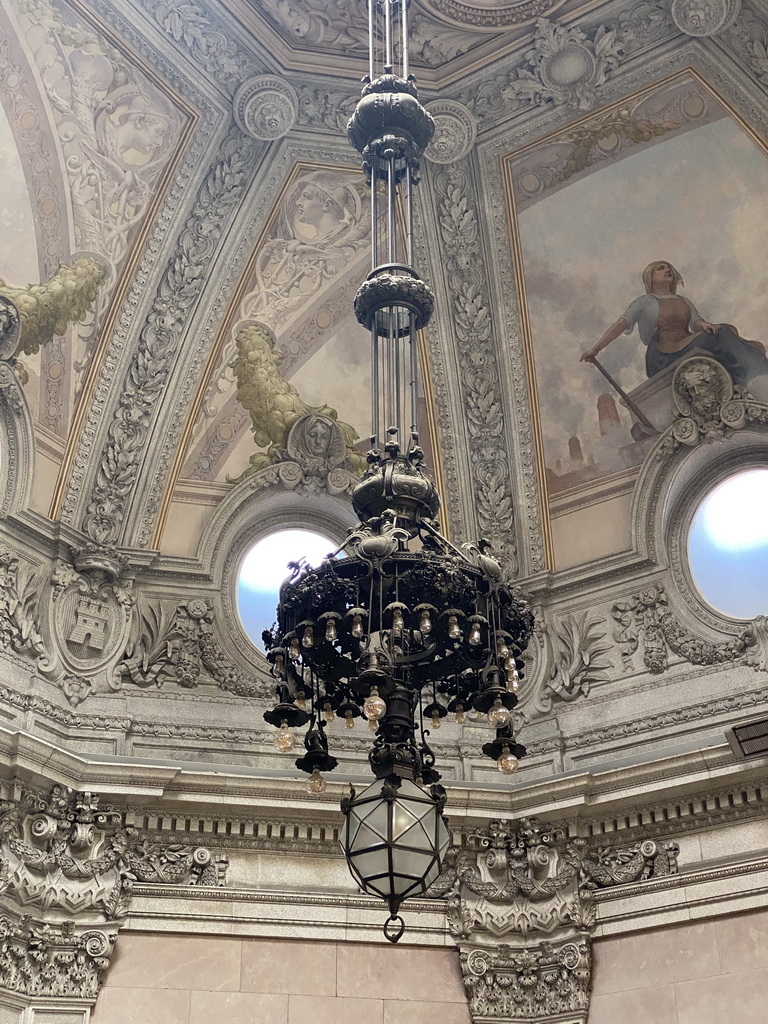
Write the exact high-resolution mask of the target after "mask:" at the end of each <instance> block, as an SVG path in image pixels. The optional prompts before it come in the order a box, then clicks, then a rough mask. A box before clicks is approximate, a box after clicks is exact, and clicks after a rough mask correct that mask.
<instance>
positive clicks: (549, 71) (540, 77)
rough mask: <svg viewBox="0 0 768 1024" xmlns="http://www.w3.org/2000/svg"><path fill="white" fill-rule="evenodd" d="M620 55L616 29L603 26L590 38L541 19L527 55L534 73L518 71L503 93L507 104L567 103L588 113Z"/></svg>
mask: <svg viewBox="0 0 768 1024" xmlns="http://www.w3.org/2000/svg"><path fill="white" fill-rule="evenodd" d="M622 54H623V47H622V44H621V42H620V40H619V39H618V36H617V32H616V30H615V29H608V28H606V26H605V25H601V26H600V27H599V28H598V29H597V30H596V31H595V33H594V35H593V36H591V37H590V36H588V35H586V33H584V32H582V31H581V30H580V29H578V28H575V27H572V28H565V27H564V26H562V25H554V24H553V23H552V22H550V21H547V19H546V18H539V20H538V21H537V22H536V33H535V35H534V44H533V46H532V47H531V48H530V49H529V50H527V51H526V54H525V59H526V61H527V62H528V66H529V68H530V70H528V69H527V68H518V69H517V72H516V77H515V78H511V79H510V81H509V83H508V85H507V86H506V87H505V88H504V89H503V90H502V94H503V95H504V96H505V98H506V99H508V100H510V99H513V100H527V101H528V102H532V103H536V104H540V103H554V104H560V103H565V104H567V105H568V106H571V107H576V108H578V109H580V110H587V109H589V108H590V107H591V106H592V105H593V104H594V102H595V100H596V99H597V91H598V89H599V87H600V86H601V85H603V84H604V83H605V81H606V79H607V78H608V76H609V75H610V73H611V72H612V71H614V70H615V69H616V68H617V67H618V65H619V61H620V59H621V56H622Z"/></svg>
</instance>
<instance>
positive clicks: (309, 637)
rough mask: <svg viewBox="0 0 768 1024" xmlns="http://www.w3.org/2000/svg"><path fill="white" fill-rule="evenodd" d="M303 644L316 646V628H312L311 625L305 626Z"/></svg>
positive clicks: (303, 645)
mask: <svg viewBox="0 0 768 1024" xmlns="http://www.w3.org/2000/svg"><path fill="white" fill-rule="evenodd" d="M301 646H302V647H314V646H315V636H314V630H313V629H312V627H311V626H306V627H305V628H304V636H303V637H302V638H301Z"/></svg>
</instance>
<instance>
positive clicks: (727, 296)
mask: <svg viewBox="0 0 768 1024" xmlns="http://www.w3.org/2000/svg"><path fill="white" fill-rule="evenodd" d="M506 166H507V172H508V181H509V185H510V218H511V223H512V224H513V225H514V233H515V234H516V236H517V243H518V245H519V249H520V253H521V273H520V277H519V289H520V299H521V301H522V302H524V303H525V305H526V308H527V324H528V343H529V344H530V346H531V350H532V353H533V363H534V366H535V376H536V382H535V383H536V389H537V394H538V409H539V416H540V422H541V431H542V439H543V458H544V462H545V466H546V481H547V489H548V494H549V503H550V513H551V514H552V515H553V516H554V517H557V516H558V515H562V514H563V509H564V508H567V507H569V506H571V505H573V503H574V502H576V501H577V502H579V504H580V505H581V506H582V507H586V506H588V505H590V504H591V505H593V506H594V507H595V515H596V516H597V517H599V515H600V512H599V506H600V504H601V502H603V501H604V500H605V498H606V495H607V494H609V493H611V492H612V491H613V490H615V489H616V487H617V486H624V487H631V482H632V480H633V479H634V478H635V476H636V474H637V470H638V468H639V467H640V465H641V464H642V463H643V461H644V459H645V457H646V455H647V453H648V451H649V449H650V447H652V446H653V444H654V443H655V441H656V439H657V437H658V433H657V432H656V431H655V430H654V429H653V427H655V426H658V428H659V429H661V427H662V426H663V424H661V423H660V422H659V423H654V422H653V421H654V419H655V418H656V417H657V409H656V406H655V405H654V395H655V393H656V392H655V391H654V390H653V388H654V386H655V383H654V382H652V381H650V380H648V377H649V376H650V373H649V371H648V370H647V368H646V364H645V358H644V357H645V351H644V345H643V342H642V340H641V339H640V337H638V334H637V332H636V331H635V332H632V331H631V330H630V331H628V332H627V333H629V334H631V336H630V337H625V336H623V335H622V336H620V337H619V339H618V340H616V341H614V342H613V343H611V345H610V347H607V348H606V349H605V350H604V351H603V352H601V353H600V356H599V359H600V361H601V363H602V365H604V367H605V369H606V370H607V371H608V372H609V374H610V376H611V377H612V378H613V380H614V382H615V385H618V388H620V389H621V392H625V393H627V395H628V397H626V398H624V397H622V395H621V393H620V392H619V390H618V389H617V387H616V386H614V384H613V383H611V382H610V381H608V380H607V378H606V377H605V376H603V375H602V374H601V373H600V372H599V371H598V370H597V368H596V367H595V366H593V365H590V364H589V363H588V362H584V361H580V358H581V356H582V354H583V353H585V352H588V351H589V350H590V349H591V348H592V346H593V345H594V344H595V343H596V342H597V340H598V339H599V338H600V336H601V335H602V334H603V332H604V331H605V330H606V329H607V328H608V327H609V325H611V324H612V323H614V322H615V321H617V320H618V318H619V317H621V316H622V315H623V314H624V311H625V310H627V308H628V307H629V306H630V303H632V301H633V300H635V299H637V297H638V295H642V294H643V293H644V292H645V291H646V289H645V286H644V283H643V279H642V274H643V270H644V268H645V267H646V265H648V264H650V263H651V262H652V261H653V260H666V261H668V262H669V263H671V264H672V265H673V267H674V268H676V269H677V270H678V271H679V273H680V275H681V276H682V278H683V281H682V282H681V284H680V294H681V295H684V296H686V297H687V298H688V299H690V301H691V302H693V304H694V306H695V307H696V309H697V310H698V311H701V315H702V317H703V318H705V319H708V320H709V321H716V322H717V323H723V322H724V323H732V322H733V323H735V324H737V325H738V330H739V333H740V335H741V336H742V337H744V338H748V339H762V340H763V341H764V340H766V333H765V318H764V300H763V295H762V285H761V280H762V267H763V266H764V261H765V258H766V256H768V242H767V241H766V237H765V233H764V231H763V228H762V225H763V224H764V223H765V218H766V216H767V215H768V206H767V205H766V199H765V196H766V194H768V193H767V192H766V189H767V188H768V159H767V158H766V152H765V149H764V147H763V146H761V145H760V144H758V142H757V141H756V139H755V137H754V135H753V134H752V133H750V132H748V131H746V130H745V128H744V127H743V125H742V124H740V123H738V121H737V120H735V119H734V117H733V116H731V114H730V113H729V111H728V109H727V108H726V106H724V105H723V103H722V102H721V101H720V100H719V99H718V98H717V97H716V96H715V95H714V94H713V93H712V91H711V89H709V88H708V87H707V86H706V85H705V84H704V83H702V82H701V81H700V80H698V79H697V78H696V77H695V76H693V75H691V74H683V75H681V76H677V77H676V78H675V79H673V80H672V81H671V82H669V83H667V84H662V85H660V86H658V87H655V88H653V89H651V90H648V91H647V92H645V93H643V94H642V95H640V96H637V97H634V98H628V99H625V100H623V101H622V103H621V104H620V105H617V106H613V107H611V108H609V109H608V110H605V111H602V112H600V113H599V114H597V115H593V116H592V117H591V118H588V119H586V120H585V121H583V122H582V123H581V124H580V125H578V126H577V127H575V128H571V129H568V130H567V131H565V132H562V133H559V134H557V135H556V136H554V137H551V138H549V139H545V140H542V141H541V142H540V143H537V144H536V145H535V146H532V147H529V148H528V149H527V150H526V151H525V152H523V153H521V154H518V155H513V156H510V157H509V158H508V160H507V164H506ZM625 315H626V314H625ZM629 319H630V320H631V317H630V318H629ZM651 372H656V371H655V370H654V369H653V368H652V370H651ZM628 406H629V407H628ZM632 406H635V407H636V408H639V410H640V412H639V413H638V412H637V411H635V410H634V409H633V408H632ZM643 412H645V414H646V416H647V418H648V419H649V421H650V426H646V425H645V424H644V423H643V422H642V421H638V416H641V415H642V413H643ZM560 557H561V558H563V559H567V558H568V557H569V556H568V554H567V553H565V552H560Z"/></svg>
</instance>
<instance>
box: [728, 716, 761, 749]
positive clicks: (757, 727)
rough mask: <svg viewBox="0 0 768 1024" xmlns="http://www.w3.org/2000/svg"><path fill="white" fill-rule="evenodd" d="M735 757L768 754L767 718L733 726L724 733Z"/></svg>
mask: <svg viewBox="0 0 768 1024" xmlns="http://www.w3.org/2000/svg"><path fill="white" fill-rule="evenodd" d="M725 735H726V737H727V739H728V742H729V743H730V745H731V750H732V751H733V752H734V754H736V756H737V757H761V756H763V755H765V754H768V718H760V719H758V720H757V721H755V722H747V723H746V724H744V725H734V726H733V728H731V729H728V730H726V733H725Z"/></svg>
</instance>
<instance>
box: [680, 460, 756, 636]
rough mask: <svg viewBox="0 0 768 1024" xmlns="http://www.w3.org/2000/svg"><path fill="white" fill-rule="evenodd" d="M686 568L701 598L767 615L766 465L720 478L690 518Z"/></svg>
mask: <svg viewBox="0 0 768 1024" xmlns="http://www.w3.org/2000/svg"><path fill="white" fill-rule="evenodd" d="M688 553H689V559H690V566H691V571H692V573H693V577H694V580H695V581H696V586H697V587H698V588H699V591H700V593H701V595H702V597H704V598H705V600H706V601H707V602H708V603H709V604H711V605H712V606H713V607H714V608H717V609H718V610H719V611H721V612H723V613H724V614H725V615H731V616H733V617H734V618H737V619H753V618H754V617H755V616H756V615H766V614H768V469H750V470H746V471H744V472H742V473H737V474H736V475H735V476H732V477H730V478H729V479H728V480H724V481H723V483H721V484H719V486H717V487H716V488H715V489H714V490H713V491H711V492H710V493H709V494H708V495H707V497H706V498H705V499H704V501H703V502H702V503H701V505H700V506H699V508H698V510H697V512H696V515H695V516H694V517H693V523H692V524H691V531H690V534H689V537H688Z"/></svg>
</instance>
